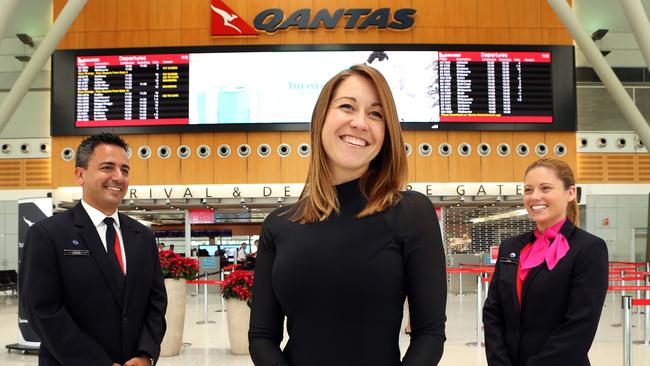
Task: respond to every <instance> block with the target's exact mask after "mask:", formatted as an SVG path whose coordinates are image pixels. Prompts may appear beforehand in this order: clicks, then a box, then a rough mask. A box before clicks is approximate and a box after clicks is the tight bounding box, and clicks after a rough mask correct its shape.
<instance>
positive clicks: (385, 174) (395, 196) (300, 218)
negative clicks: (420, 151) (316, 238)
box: [289, 65, 407, 224]
mask: <svg viewBox="0 0 650 366" xmlns="http://www.w3.org/2000/svg"><path fill="white" fill-rule="evenodd" d="M352 75H356V76H361V77H363V78H366V79H367V80H369V81H370V82H371V83H372V84H373V85H374V87H375V88H376V89H377V94H378V95H379V102H380V103H381V106H382V108H383V114H384V119H385V123H386V133H385V136H384V141H383V143H382V146H381V150H380V151H379V153H378V154H377V156H376V157H375V158H374V159H373V160H372V161H371V162H370V167H369V168H368V170H367V171H366V173H365V174H364V175H363V176H362V177H361V178H360V181H359V186H360V189H361V192H362V193H363V194H364V195H365V197H366V198H367V200H368V203H367V205H366V207H365V208H364V209H363V210H362V211H361V212H360V213H359V214H358V217H364V216H369V215H372V214H375V213H377V212H381V211H383V210H385V209H387V208H388V207H390V206H392V205H394V204H395V203H397V202H398V201H399V199H400V193H399V191H400V190H401V189H402V188H403V187H404V185H405V184H406V175H407V165H406V152H405V149H404V140H403V138H402V130H401V128H400V123H399V119H398V118H397V108H396V107H395V101H394V100H393V95H392V93H391V91H390V88H389V86H388V83H387V82H386V79H384V77H383V76H382V75H381V73H380V72H379V71H377V70H376V69H374V68H372V67H370V66H366V65H354V66H352V67H350V68H349V69H346V70H343V71H341V72H339V73H338V74H336V75H334V77H332V78H331V79H330V80H329V81H328V82H327V83H326V84H325V86H324V87H323V90H322V91H321V93H320V95H319V96H318V100H317V101H316V105H315V106H314V111H313V113H312V117H311V146H312V154H311V158H310V163H309V173H308V174H307V181H306V182H305V187H304V188H303V191H302V193H301V195H300V199H299V200H298V202H297V203H296V205H295V206H294V207H293V209H292V210H290V211H289V212H290V213H291V218H290V219H291V220H292V221H295V222H300V223H303V224H305V223H311V222H316V221H323V220H325V219H326V218H327V217H328V216H329V215H330V214H331V213H332V211H336V212H339V207H340V203H339V200H338V196H337V193H336V188H335V186H334V184H333V182H332V173H331V172H330V170H329V167H328V165H327V155H326V154H325V150H324V148H323V143H322V131H323V125H324V124H325V117H326V116H327V112H328V110H329V108H330V104H331V102H332V97H333V95H334V92H335V91H336V89H337V87H338V86H339V85H340V84H341V82H342V81H343V80H345V79H347V78H349V77H350V76H352Z"/></svg>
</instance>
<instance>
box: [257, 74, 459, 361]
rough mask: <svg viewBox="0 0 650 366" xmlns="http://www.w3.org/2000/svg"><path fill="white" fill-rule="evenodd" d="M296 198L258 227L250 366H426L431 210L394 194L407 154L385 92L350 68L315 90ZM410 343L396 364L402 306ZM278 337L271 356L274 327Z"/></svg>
mask: <svg viewBox="0 0 650 366" xmlns="http://www.w3.org/2000/svg"><path fill="white" fill-rule="evenodd" d="M311 128H312V130H311V146H312V147H313V149H312V150H313V151H312V155H311V161H310V167H309V174H308V178H307V182H306V184H305V188H304V190H303V192H302V195H301V197H300V199H299V201H298V202H297V203H296V204H295V205H293V206H289V207H283V208H279V209H277V210H275V211H274V212H272V213H271V214H270V215H269V216H268V217H267V218H266V220H265V222H264V225H263V228H262V233H261V236H260V246H259V250H258V254H257V268H256V271H255V285H254V288H253V300H252V311H251V322H250V331H249V340H250V352H251V357H252V359H253V362H254V363H255V365H257V366H267V365H268V366H271V365H273V366H279V365H291V366H332V365H336V366H347V365H349V366H361V365H372V366H398V365H409V366H416V365H417V366H433V365H436V364H437V363H438V361H439V360H440V357H441V356H442V350H443V343H444V341H445V320H446V318H445V304H446V292H447V290H446V275H445V258H444V251H443V246H442V240H441V236H440V228H439V226H438V221H437V218H436V213H435V209H434V207H433V205H432V204H431V201H429V199H428V198H427V197H425V196H424V195H422V194H419V193H416V192H402V191H400V190H401V189H403V187H404V185H405V182H406V169H407V167H406V154H405V149H404V142H403V140H402V134H401V130H400V126H399V120H398V119H397V112H396V108H395V103H394V101H393V97H392V95H391V93H390V89H389V88H388V85H387V83H386V81H385V80H384V78H383V76H382V75H381V74H380V73H379V72H378V71H377V70H375V69H373V68H371V67H368V66H365V65H356V66H353V67H351V68H350V69H348V70H344V71H342V72H341V73H339V74H337V75H335V76H334V77H333V78H332V79H331V80H330V81H328V82H327V84H326V85H325V86H324V88H323V90H322V92H321V94H320V96H319V97H318V101H317V103H316V106H315V108H314V113H313V115H312V122H311ZM406 296H408V298H409V307H410V314H411V327H412V331H411V343H410V346H409V348H408V350H407V351H406V354H405V355H404V358H403V359H402V360H400V358H401V357H400V349H399V333H400V325H401V322H402V310H403V305H404V300H405V298H406ZM285 317H286V319H287V330H288V334H289V340H288V342H287V344H286V346H285V347H284V349H280V343H281V341H282V336H283V324H284V319H285Z"/></svg>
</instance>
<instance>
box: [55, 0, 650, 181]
mask: <svg viewBox="0 0 650 366" xmlns="http://www.w3.org/2000/svg"><path fill="white" fill-rule="evenodd" d="M65 3H66V1H65V0H54V16H55V17H56V16H57V15H58V14H59V12H60V11H61V9H62V8H63V6H64V5H65ZM226 3H227V4H228V6H230V7H231V8H232V9H233V11H235V12H236V13H237V14H238V15H239V16H241V17H242V18H243V19H245V20H246V21H247V22H248V23H249V24H252V23H253V18H254V17H255V15H256V14H258V13H259V12H260V11H261V10H263V9H268V8H273V7H277V8H281V9H283V10H284V11H285V15H289V14H290V13H291V12H293V11H294V10H297V9H300V8H310V9H315V10H319V9H324V8H325V9H329V10H330V11H334V10H335V9H339V8H347V9H349V8H372V9H376V8H379V7H389V8H391V9H393V10H395V9H399V8H407V7H409V8H414V9H416V11H417V13H416V15H415V25H414V26H413V28H412V29H409V30H405V31H392V30H377V29H367V30H346V29H344V28H343V27H344V21H341V22H340V24H338V25H337V27H336V29H333V30H327V29H318V30H316V31H304V30H297V29H290V30H287V31H278V32H276V33H274V34H266V33H263V32H261V33H260V35H259V36H256V37H211V36H210V10H209V7H210V0H183V1H179V0H155V1H154V0H139V1H132V0H92V1H89V2H88V3H87V5H86V7H85V8H84V10H83V11H82V12H81V14H80V15H79V17H78V18H77V20H76V21H75V22H74V24H73V25H72V27H71V28H70V30H69V31H68V33H67V34H66V36H65V38H64V39H63V40H62V41H61V43H60V44H59V48H61V49H68V48H70V49H76V48H114V47H159V46H200V45H232V44H298V43H300V44H312V43H314V44H322V43H472V44H571V36H570V34H569V33H568V32H567V31H566V30H565V29H564V27H563V25H562V24H561V23H560V21H559V20H558V18H557V17H556V16H555V14H554V13H553V11H552V9H551V8H550V7H549V6H548V4H547V2H546V0H393V1H379V0H346V1H344V0H226ZM124 137H125V139H126V140H127V142H128V143H129V144H130V145H131V148H132V150H133V154H132V157H131V166H132V170H131V184H133V185H147V184H163V183H164V184H225V183H288V182H303V181H304V180H305V177H306V174H307V168H308V164H309V157H301V156H299V155H298V153H297V150H298V146H299V145H300V144H301V143H308V142H309V134H308V133H306V132H279V133H242V132H240V133H200V134H190V133H186V134H167V135H130V136H124ZM80 140H81V138H78V137H54V138H53V139H52V151H53V152H52V170H53V173H52V186H54V187H60V186H70V185H76V182H75V181H74V177H73V176H72V170H73V167H74V162H73V161H72V162H66V161H63V159H62V157H61V151H62V149H64V148H65V147H71V148H73V149H74V148H76V146H77V144H78V142H79V141H80ZM404 140H405V142H407V143H409V144H410V146H411V150H412V151H411V154H410V155H409V157H408V163H409V181H410V182H452V181H453V182H459V181H464V182H480V181H483V182H488V181H492V182H496V181H519V180H521V176H522V174H523V170H524V169H525V168H526V166H527V165H528V164H529V163H530V162H531V161H533V160H534V159H536V158H537V155H536V154H535V152H534V147H535V145H536V144H538V143H546V144H547V145H548V147H549V155H550V156H553V150H552V149H553V145H554V144H555V143H558V142H563V143H565V144H566V145H567V151H568V154H567V155H566V156H564V157H562V158H563V159H565V160H567V161H568V162H569V164H571V165H572V166H573V167H574V168H575V167H576V153H575V151H576V148H575V134H574V133H568V134H565V133H543V132H534V133H522V132H478V131H476V132H457V131H454V132H445V131H407V132H405V133H404ZM264 143H266V144H269V145H270V146H271V154H270V156H268V157H261V156H259V155H258V154H257V148H258V146H259V145H260V144H264ZM282 143H286V144H288V145H289V146H290V147H291V153H290V154H289V156H286V157H280V155H279V154H278V151H277V149H278V145H280V144H282ZM442 143H449V144H450V145H451V154H450V155H449V156H441V155H440V154H439V153H438V148H439V146H440V144H442ZM461 143H468V144H470V146H471V149H472V151H471V153H470V154H469V156H461V155H460V154H459V152H458V145H459V144H461ZM480 143H487V144H489V145H490V147H491V152H490V154H489V155H487V156H479V155H478V152H477V151H478V144H480ZM501 143H505V144H507V145H508V146H509V147H510V152H509V154H507V155H505V156H499V155H498V154H497V146H498V145H499V144H501ZM519 143H526V144H528V146H529V147H530V149H531V150H530V152H529V154H528V155H527V156H525V157H521V156H518V155H517V154H516V151H515V149H516V145H517V144H519ZM202 144H205V145H208V146H209V147H210V149H211V154H210V156H209V157H207V158H200V157H198V155H197V148H198V146H199V145H202ZM241 144H247V145H248V146H249V147H250V149H251V154H250V155H249V156H248V157H246V158H242V157H240V156H238V154H237V148H238V146H239V145H241ZM422 144H428V145H429V146H430V148H431V152H430V154H429V155H426V154H425V155H423V154H421V153H419V152H418V148H419V147H420V146H421V145H422ZM162 145H166V146H169V147H170V148H171V153H172V154H171V156H170V157H169V158H167V159H160V158H159V157H158V156H157V150H158V148H159V146H162ZM180 145H187V146H189V147H190V149H191V154H190V156H189V157H188V158H187V159H181V158H179V157H178V155H177V149H178V147H179V146H180ZM222 145H227V146H229V147H230V151H231V152H230V155H229V156H228V157H221V156H219V154H218V151H217V150H218V149H219V147H220V146H222ZM142 146H149V147H150V148H151V151H152V154H151V157H150V158H149V159H141V158H139V157H138V149H139V148H140V147H142ZM649 174H650V173H649Z"/></svg>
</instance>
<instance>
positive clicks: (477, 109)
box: [438, 51, 553, 123]
mask: <svg viewBox="0 0 650 366" xmlns="http://www.w3.org/2000/svg"><path fill="white" fill-rule="evenodd" d="M438 63H439V66H438V72H439V83H440V121H441V122H461V121H462V122H519V123H551V122H553V95H552V89H551V53H550V52H464V51H453V52H439V55H438Z"/></svg>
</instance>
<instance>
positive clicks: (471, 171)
mask: <svg viewBox="0 0 650 366" xmlns="http://www.w3.org/2000/svg"><path fill="white" fill-rule="evenodd" d="M124 138H125V140H126V142H127V143H129V145H130V147H131V149H132V151H133V152H132V155H131V159H130V165H131V176H130V182H131V184H132V185H161V184H166V185H169V184H242V183H269V184H272V183H301V182H304V181H305V178H306V176H307V169H308V166H309V157H308V156H307V157H303V156H300V155H299V154H298V147H299V146H300V144H303V143H309V133H307V132H281V133H274V132H264V133H244V132H237V133H214V134H212V133H200V134H199V133H197V134H164V135H125V136H124ZM80 140H81V138H80V137H79V138H78V137H54V138H52V160H53V161H52V168H53V173H52V178H53V179H52V181H53V186H54V187H60V186H75V185H76V182H75V180H74V176H73V175H72V171H73V169H74V160H72V161H65V160H64V159H63V157H62V152H63V150H64V149H66V148H72V149H76V147H77V145H78V143H79V141H80ZM404 140H405V141H406V142H407V143H409V144H410V145H411V154H410V155H409V157H408V164H409V182H517V181H520V180H521V179H522V177H523V173H524V171H525V169H526V167H527V166H528V164H530V163H531V162H533V161H534V160H536V159H538V158H539V157H541V156H549V157H556V158H561V159H563V160H565V161H567V162H568V163H569V165H571V166H572V167H573V168H574V171H581V172H583V173H582V177H584V176H585V174H586V173H584V171H585V170H584V169H585V166H589V165H584V164H586V163H584V161H583V166H582V167H579V166H578V165H577V164H576V153H575V151H576V142H575V135H574V134H573V133H567V132H546V133H544V132H469V131H449V132H447V131H406V132H404ZM445 143H447V144H449V145H450V148H451V150H450V154H449V156H443V155H442V154H440V153H439V149H440V145H441V144H445ZM481 143H487V144H488V145H490V153H489V154H487V155H486V156H481V155H480V154H479V153H478V151H479V144H481ZM262 144H267V145H269V146H270V154H269V156H266V157H263V156H260V155H258V151H257V150H258V147H259V146H260V145H262ZM280 144H287V145H289V147H290V150H291V151H290V153H289V155H288V156H285V157H282V156H281V155H280V154H279V153H278V148H279V146H280ZM461 144H469V146H470V150H471V152H470V153H469V154H468V155H467V156H463V155H462V154H461V153H460V152H459V147H460V146H461ZM500 144H505V145H507V146H508V148H509V152H508V153H507V154H502V155H503V156H502V155H499V154H498V153H497V149H498V146H499V145H500ZM518 144H526V145H527V146H528V154H526V155H525V156H520V155H519V154H518V153H517V151H516V149H517V145H518ZM537 144H545V145H546V146H547V150H546V151H547V153H546V154H544V155H538V154H537V153H536V152H535V146H536V145H537ZM556 144H563V145H564V147H565V151H566V155H558V154H557V153H556V152H555V150H554V146H555V145H556ZM181 145H186V146H188V147H189V149H190V156H189V157H188V158H186V159H182V158H181V157H179V155H178V148H179V146H181ZM201 145H206V146H208V147H209V148H210V155H209V156H208V157H205V158H202V157H199V156H198V148H199V146H201ZM240 145H248V146H249V149H250V154H249V155H248V156H247V157H241V156H239V154H238V153H237V150H238V147H239V146H240ZM424 145H427V146H428V149H429V152H428V153H427V152H425V151H421V146H424ZM162 146H165V147H167V148H169V149H170V152H171V154H170V156H169V157H167V158H164V159H163V158H160V157H159V156H158V150H159V149H160V148H161V147H162ZM222 146H227V147H228V148H229V149H230V154H229V155H228V156H227V157H222V156H220V155H219V153H218V150H219V149H220V147H222ZM143 147H148V148H149V149H150V150H151V156H150V157H149V158H147V159H143V158H141V157H140V156H139V154H138V151H139V150H140V149H142V148H143ZM582 155H583V156H584V155H593V154H582ZM613 155H615V156H614V157H611V158H609V159H610V160H611V161H617V159H620V158H619V156H622V154H613ZM631 156H632V158H631V159H632V160H631V161H632V163H630V164H637V165H636V166H638V171H639V173H638V174H637V173H632V174H633V175H634V174H637V175H639V176H640V177H641V176H645V177H648V178H650V160H641V159H640V158H637V157H636V156H637V155H634V154H632V155H631ZM635 159H636V160H635ZM637 161H638V162H637ZM599 162H600V160H599ZM599 164H600V163H599ZM621 164H624V162H621V163H620V164H619V165H620V166H626V165H621ZM644 164H645V165H644ZM646 165H648V166H646ZM613 166H614V165H612V168H610V170H611V172H612V173H611V174H614V173H613V172H614V169H615V168H613ZM576 167H577V168H578V170H576ZM580 169H583V170H580ZM598 169H601V168H600V166H599V165H594V169H593V170H594V171H598ZM627 169H629V168H627ZM644 169H645V170H644ZM641 172H645V173H643V174H645V175H643V174H642V173H641ZM620 174H624V172H623V171H621V172H620ZM611 179H613V178H611ZM621 179H623V178H621ZM635 179H636V178H635ZM631 181H632V180H630V182H631Z"/></svg>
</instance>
